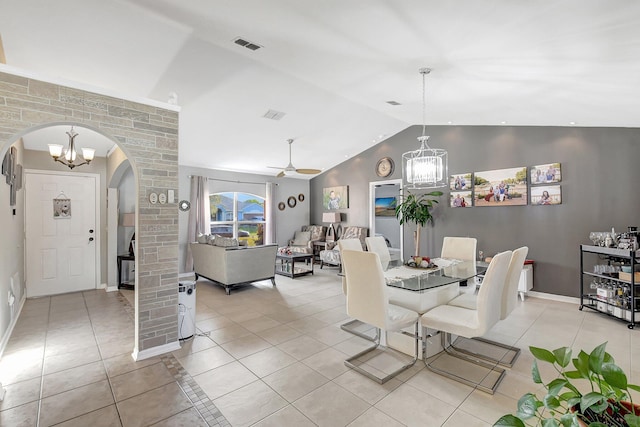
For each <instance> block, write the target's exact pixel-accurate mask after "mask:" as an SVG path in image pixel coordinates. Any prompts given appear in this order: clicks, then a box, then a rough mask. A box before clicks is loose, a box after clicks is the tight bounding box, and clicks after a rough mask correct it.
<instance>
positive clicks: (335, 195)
mask: <svg viewBox="0 0 640 427" xmlns="http://www.w3.org/2000/svg"><path fill="white" fill-rule="evenodd" d="M322 206H324V208H325V209H327V210H337V209H347V208H348V207H349V186H348V185H342V186H340V187H327V188H323V189H322Z"/></svg>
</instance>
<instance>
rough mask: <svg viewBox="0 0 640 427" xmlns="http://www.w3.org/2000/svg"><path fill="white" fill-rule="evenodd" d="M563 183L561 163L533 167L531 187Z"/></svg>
mask: <svg viewBox="0 0 640 427" xmlns="http://www.w3.org/2000/svg"><path fill="white" fill-rule="evenodd" d="M560 181H562V173H561V170H560V163H549V164H546V165H537V166H532V167H531V185H539V184H550V183H556V182H560Z"/></svg>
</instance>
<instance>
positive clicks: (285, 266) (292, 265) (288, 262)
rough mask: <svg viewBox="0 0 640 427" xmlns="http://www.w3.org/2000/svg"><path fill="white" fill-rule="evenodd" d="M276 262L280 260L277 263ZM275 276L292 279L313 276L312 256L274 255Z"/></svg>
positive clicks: (295, 254)
mask: <svg viewBox="0 0 640 427" xmlns="http://www.w3.org/2000/svg"><path fill="white" fill-rule="evenodd" d="M278 260H280V262H279V263H278ZM296 263H297V264H296ZM276 274H280V275H282V276H287V277H291V278H292V279H295V278H296V277H300V276H304V275H305V274H313V254H301V253H293V254H281V253H278V254H276Z"/></svg>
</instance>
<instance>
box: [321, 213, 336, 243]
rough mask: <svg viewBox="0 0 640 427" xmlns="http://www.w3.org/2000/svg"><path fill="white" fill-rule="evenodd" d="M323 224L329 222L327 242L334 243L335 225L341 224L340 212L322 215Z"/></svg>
mask: <svg viewBox="0 0 640 427" xmlns="http://www.w3.org/2000/svg"><path fill="white" fill-rule="evenodd" d="M322 222H328V223H329V227H328V228H327V237H326V239H325V240H326V241H327V242H333V241H335V240H336V237H337V236H336V230H335V228H334V227H333V224H338V223H340V213H339V212H325V213H323V214H322Z"/></svg>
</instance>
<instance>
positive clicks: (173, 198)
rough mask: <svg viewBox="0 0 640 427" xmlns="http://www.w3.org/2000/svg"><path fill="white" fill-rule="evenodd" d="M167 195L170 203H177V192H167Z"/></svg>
mask: <svg viewBox="0 0 640 427" xmlns="http://www.w3.org/2000/svg"><path fill="white" fill-rule="evenodd" d="M167 195H168V196H169V197H168V199H169V200H167V201H168V202H169V203H175V197H176V196H175V192H174V191H173V190H169V191H167Z"/></svg>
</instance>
